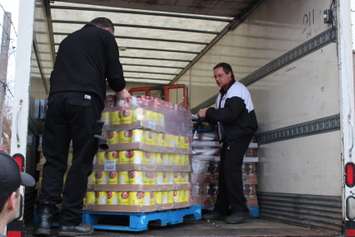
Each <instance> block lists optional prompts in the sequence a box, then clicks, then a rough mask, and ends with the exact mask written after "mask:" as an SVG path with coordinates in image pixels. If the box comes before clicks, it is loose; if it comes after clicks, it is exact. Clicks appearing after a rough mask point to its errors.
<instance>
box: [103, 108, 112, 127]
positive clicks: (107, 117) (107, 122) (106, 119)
mask: <svg viewBox="0 0 355 237" xmlns="http://www.w3.org/2000/svg"><path fill="white" fill-rule="evenodd" d="M101 121H102V122H103V123H104V125H110V123H111V121H110V112H108V111H103V112H102V113H101Z"/></svg>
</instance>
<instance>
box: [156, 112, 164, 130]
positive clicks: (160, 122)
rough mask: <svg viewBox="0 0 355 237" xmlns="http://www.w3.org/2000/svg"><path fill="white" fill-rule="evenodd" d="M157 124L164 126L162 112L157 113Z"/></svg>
mask: <svg viewBox="0 0 355 237" xmlns="http://www.w3.org/2000/svg"><path fill="white" fill-rule="evenodd" d="M156 116H157V124H158V126H159V127H161V128H165V117H164V114H163V113H157V115H156Z"/></svg>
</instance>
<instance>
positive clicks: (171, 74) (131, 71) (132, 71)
mask: <svg viewBox="0 0 355 237" xmlns="http://www.w3.org/2000/svg"><path fill="white" fill-rule="evenodd" d="M124 72H125V73H126V72H130V73H144V74H156V75H168V76H175V75H177V73H166V72H148V71H134V70H124Z"/></svg>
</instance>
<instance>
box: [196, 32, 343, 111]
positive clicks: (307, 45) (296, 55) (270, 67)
mask: <svg viewBox="0 0 355 237" xmlns="http://www.w3.org/2000/svg"><path fill="white" fill-rule="evenodd" d="M336 38H337V31H336V28H335V27H332V28H329V29H328V30H325V31H323V32H322V33H320V34H318V35H317V36H315V37H313V38H312V39H310V40H308V41H306V42H304V43H302V44H301V45H299V46H297V47H296V48H294V49H291V50H290V51H288V52H287V53H285V54H283V55H281V56H280V57H278V58H276V59H274V60H272V61H271V62H269V63H268V64H266V65H264V66H263V67H261V68H259V69H257V70H256V71H254V72H253V73H251V74H249V75H248V76H246V77H244V78H242V79H241V80H240V82H241V83H243V84H244V85H246V86H248V85H250V84H252V83H255V82H257V81H259V80H261V79H263V78H265V77H266V76H267V75H269V74H271V73H273V72H275V71H277V70H279V69H281V68H283V67H285V66H287V65H288V64H290V63H292V62H294V61H296V60H298V59H300V58H302V57H304V56H306V55H308V54H310V53H312V52H314V51H316V50H318V49H320V48H322V47H324V46H326V45H328V44H329V43H333V42H336ZM216 98H217V95H214V96H212V97H211V98H209V99H207V100H206V101H204V102H202V103H201V104H199V105H198V106H196V107H195V108H193V109H191V111H192V112H193V113H196V112H197V111H198V110H199V109H201V108H204V107H207V106H210V105H212V104H213V103H214V102H215V100H216Z"/></svg>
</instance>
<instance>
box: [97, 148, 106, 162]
mask: <svg viewBox="0 0 355 237" xmlns="http://www.w3.org/2000/svg"><path fill="white" fill-rule="evenodd" d="M105 159H106V153H105V152H104V151H99V152H98V153H96V164H98V165H104V163H105Z"/></svg>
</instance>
